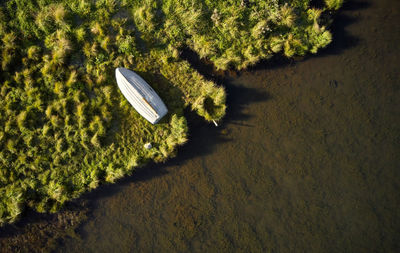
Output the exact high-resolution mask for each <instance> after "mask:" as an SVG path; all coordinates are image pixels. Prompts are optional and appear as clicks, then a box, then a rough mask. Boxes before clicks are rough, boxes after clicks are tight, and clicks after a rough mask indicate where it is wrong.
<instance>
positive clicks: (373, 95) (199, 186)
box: [60, 0, 400, 252]
mask: <svg viewBox="0 0 400 253" xmlns="http://www.w3.org/2000/svg"><path fill="white" fill-rule="evenodd" d="M399 12H400V1H396V0H374V1H350V0H349V1H347V5H346V6H345V8H344V9H343V11H341V12H340V14H339V15H338V16H337V18H336V20H335V23H334V26H333V29H334V42H333V44H332V45H331V46H330V47H329V48H328V49H326V50H325V51H323V52H321V53H320V54H318V55H317V56H312V57H309V58H307V59H304V60H302V61H298V62H295V63H291V64H275V63H274V64H272V63H271V64H264V65H262V66H258V67H256V68H254V69H253V70H250V71H247V72H242V73H240V75H239V76H226V77H224V79H223V80H224V81H223V84H224V85H225V86H226V89H227V92H228V100H229V111H228V114H227V117H226V120H225V123H224V124H223V125H222V126H220V127H218V128H215V127H214V126H213V125H207V124H204V123H201V120H198V119H197V118H196V117H194V116H192V118H193V119H191V120H190V125H191V126H190V127H191V129H193V131H192V132H191V136H190V142H189V143H188V144H187V145H185V146H183V147H182V148H181V149H180V150H179V152H178V157H177V158H174V159H172V160H170V161H169V162H167V163H166V164H164V165H151V166H148V167H147V168H146V169H145V170H143V171H140V172H137V173H136V174H135V175H133V176H132V177H131V178H128V179H124V180H122V181H121V182H119V183H117V184H115V185H111V186H105V187H103V188H101V189H99V190H97V191H94V192H92V193H90V194H89V196H88V198H89V199H91V201H93V203H94V206H95V208H94V210H93V213H92V215H91V217H90V219H89V220H88V221H87V222H86V223H85V224H84V225H83V226H82V228H81V229H80V231H79V234H80V237H81V238H80V239H68V240H66V242H65V243H64V244H63V245H60V247H61V246H62V247H61V248H60V250H61V251H68V252H71V251H73V252H77V251H82V252H132V251H138V252H175V251H178V252H189V251H190V252H191V251H193V252H232V251H241V252H265V251H271V252H278V251H279V252H305V251H307V252H309V251H312V252H374V251H384V252H390V251H393V252H394V251H396V249H397V250H398V249H399V248H400V245H399V244H400V243H399V242H400V240H399V239H400V212H399V211H398V209H399V206H400V205H399V204H400V195H399V193H400V192H399V188H400V187H399V178H400V177H399V176H400V172H399V168H400V162H399V153H400V148H399V143H400V142H399V133H400V127H399V122H400V121H399V120H400V106H399V105H400V103H399V102H400V101H399V100H400V99H399V95H400V92H399V79H400V78H399V64H400V60H399V58H400V44H399V41H400V26H399V24H400V18H399V17H400V15H399V14H400V13H399Z"/></svg>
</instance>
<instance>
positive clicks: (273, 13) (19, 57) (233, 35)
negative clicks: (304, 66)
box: [0, 0, 331, 224]
mask: <svg viewBox="0 0 400 253" xmlns="http://www.w3.org/2000/svg"><path fill="white" fill-rule="evenodd" d="M309 2H310V1H308V0H297V1H292V2H291V3H288V2H286V3H281V2H278V1H276V0H270V1H255V2H252V3H249V4H248V5H246V4H245V5H243V4H241V2H240V1H228V2H227V1H218V2H215V1H202V0H198V1H180V2H176V1H156V0H153V1H150V0H147V1H136V2H135V1H132V2H131V1H121V2H115V1H107V0H104V1H95V2H93V1H85V0H79V1H78V0H75V1H57V2H53V3H49V2H48V1H44V0H38V1H33V0H32V1H28V0H25V1H24V0H10V1H7V2H6V3H5V5H4V6H2V7H1V9H0V36H1V42H0V43H1V44H0V48H1V53H2V70H3V71H2V72H1V74H0V81H1V92H0V96H1V100H0V115H1V117H0V125H1V126H2V129H1V130H0V146H1V152H0V195H1V199H0V223H1V224H3V223H8V222H13V221H14V220H15V219H16V218H17V217H18V216H19V215H20V214H21V212H22V211H23V209H24V207H26V206H28V207H30V208H32V209H34V210H36V211H39V212H45V211H57V210H59V208H60V206H62V205H63V203H64V202H65V201H67V200H69V199H72V198H76V197H78V196H79V195H80V194H82V193H83V192H85V191H87V190H90V189H93V188H96V187H97V186H98V185H99V184H101V183H102V182H114V181H115V180H117V179H119V178H121V177H123V176H124V175H126V174H130V173H132V172H133V171H134V168H135V167H137V166H140V165H141V164H144V163H146V162H148V161H150V160H154V161H156V162H160V161H165V159H167V158H168V157H170V156H172V155H173V154H174V153H175V149H176V146H177V145H179V144H182V143H184V142H185V141H186V139H187V124H186V120H185V118H184V116H183V108H185V107H190V108H191V109H192V110H194V111H196V112H197V113H198V114H199V115H200V116H202V117H204V118H205V119H206V120H207V121H212V120H220V119H221V118H222V117H223V116H224V113H225V107H226V106H225V92H224V89H223V88H222V87H218V86H216V85H215V84H214V83H213V82H211V81H208V80H206V79H205V78H204V77H203V76H202V75H201V74H199V73H198V72H197V71H196V70H194V69H193V68H192V67H191V66H190V64H189V63H188V62H187V61H185V60H183V59H181V58H180V57H179V50H180V48H182V47H185V46H188V47H190V48H191V49H193V50H194V51H195V52H197V53H198V54H199V55H200V56H201V57H202V58H207V59H209V60H210V61H212V62H213V63H214V64H215V66H216V67H217V68H218V69H227V68H230V67H234V68H238V69H241V68H245V67H247V66H249V65H251V64H254V63H255V62H257V61H259V60H260V59H265V58H269V57H270V56H271V55H273V54H275V53H278V52H280V51H283V52H284V54H285V55H287V56H289V57H290V56H293V55H303V54H305V53H306V52H313V53H315V52H316V51H317V50H318V48H321V47H324V46H326V45H327V44H328V43H329V42H330V40H331V35H330V33H329V32H328V31H326V29H325V27H324V26H323V25H322V24H320V21H319V17H320V15H321V13H322V11H323V10H317V9H315V8H311V7H309ZM118 66H124V67H126V68H129V69H134V70H135V71H138V72H139V73H140V74H141V75H142V76H143V77H144V79H145V80H146V81H148V82H149V83H150V84H151V85H152V86H153V87H154V88H155V90H157V91H158V93H159V94H160V96H161V97H162V98H163V100H164V101H165V103H166V105H167V107H168V108H169V111H170V114H169V116H168V117H166V119H164V120H163V121H162V122H160V123H159V124H157V125H155V126H153V125H151V124H149V123H148V122H146V121H145V120H144V119H142V118H141V117H140V116H139V115H138V114H137V113H136V112H135V111H134V110H133V109H132V108H131V107H130V106H129V104H128V103H127V101H125V100H124V99H123V97H122V95H121V94H120V93H119V92H118V90H117V88H116V85H115V81H114V76H113V72H114V68H115V67H118ZM147 142H151V143H153V144H154V145H153V148H151V149H149V150H145V149H143V148H142V147H143V145H144V143H147Z"/></svg>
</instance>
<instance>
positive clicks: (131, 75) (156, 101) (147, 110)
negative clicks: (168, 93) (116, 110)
mask: <svg viewBox="0 0 400 253" xmlns="http://www.w3.org/2000/svg"><path fill="white" fill-rule="evenodd" d="M115 77H116V79H117V84H118V87H119V89H120V90H121V92H122V94H123V95H124V97H125V98H126V99H127V100H128V102H129V103H130V104H131V105H132V106H133V107H134V108H135V110H136V111H137V112H138V113H139V114H140V115H142V116H143V117H144V118H145V119H147V120H148V121H149V122H150V123H152V124H156V123H157V122H159V121H160V120H161V119H162V117H164V116H165V115H166V114H167V113H168V109H167V107H166V106H165V104H164V102H163V101H162V100H161V98H160V97H159V96H158V94H157V93H156V92H155V91H154V90H153V88H151V86H150V85H149V84H148V83H147V82H146V81H145V80H143V78H141V77H140V76H139V75H138V74H136V73H135V72H133V71H132V70H128V69H126V68H117V69H115Z"/></svg>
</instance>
